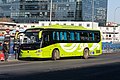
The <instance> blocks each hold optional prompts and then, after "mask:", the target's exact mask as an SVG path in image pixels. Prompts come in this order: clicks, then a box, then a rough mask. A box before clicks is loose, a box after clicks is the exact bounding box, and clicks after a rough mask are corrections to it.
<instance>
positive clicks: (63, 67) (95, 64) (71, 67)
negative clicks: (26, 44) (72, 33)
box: [0, 53, 120, 80]
mask: <svg viewBox="0 0 120 80" xmlns="http://www.w3.org/2000/svg"><path fill="white" fill-rule="evenodd" d="M0 80H120V53H116V54H111V53H110V54H103V55H101V56H96V57H90V58H89V59H79V57H77V58H76V57H75V58H64V59H61V60H57V61H52V60H38V61H37V60H22V61H9V62H0Z"/></svg>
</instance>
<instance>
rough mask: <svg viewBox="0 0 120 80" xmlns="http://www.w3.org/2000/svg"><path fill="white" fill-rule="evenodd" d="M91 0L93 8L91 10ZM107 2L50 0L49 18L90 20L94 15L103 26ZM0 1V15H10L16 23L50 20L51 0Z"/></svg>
mask: <svg viewBox="0 0 120 80" xmlns="http://www.w3.org/2000/svg"><path fill="white" fill-rule="evenodd" d="M93 1H94V10H92V9H93V4H92V3H93ZM107 2H108V0H52V15H51V16H52V18H51V19H52V21H92V19H93V17H92V16H94V19H93V20H94V21H95V22H99V25H100V26H103V25H105V24H106V20H107ZM0 3H1V6H0V10H1V12H0V16H7V17H10V18H12V19H13V20H14V21H15V22H17V23H38V22H39V21H49V20H50V9H51V0H0ZM5 6H6V8H5ZM5 11H6V12H5ZM92 12H94V15H93V14H92ZM8 14H9V15H8Z"/></svg>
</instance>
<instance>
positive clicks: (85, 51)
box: [83, 49, 89, 59]
mask: <svg viewBox="0 0 120 80" xmlns="http://www.w3.org/2000/svg"><path fill="white" fill-rule="evenodd" d="M88 57H89V49H84V52H83V58H84V59H88Z"/></svg>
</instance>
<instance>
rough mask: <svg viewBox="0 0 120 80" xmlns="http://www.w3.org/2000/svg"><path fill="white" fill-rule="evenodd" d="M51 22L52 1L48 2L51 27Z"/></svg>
mask: <svg viewBox="0 0 120 80" xmlns="http://www.w3.org/2000/svg"><path fill="white" fill-rule="evenodd" d="M51 21H52V0H51V2H50V25H51Z"/></svg>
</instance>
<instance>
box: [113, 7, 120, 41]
mask: <svg viewBox="0 0 120 80" xmlns="http://www.w3.org/2000/svg"><path fill="white" fill-rule="evenodd" d="M119 8H120V7H116V8H115V11H114V26H113V27H114V28H113V31H114V35H113V41H115V13H116V11H117V9H119Z"/></svg>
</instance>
